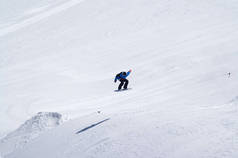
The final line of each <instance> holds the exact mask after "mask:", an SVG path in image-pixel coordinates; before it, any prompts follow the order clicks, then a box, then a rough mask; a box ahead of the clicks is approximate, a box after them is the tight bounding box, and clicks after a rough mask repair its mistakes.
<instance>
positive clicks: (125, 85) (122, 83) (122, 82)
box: [118, 78, 129, 90]
mask: <svg viewBox="0 0 238 158" xmlns="http://www.w3.org/2000/svg"><path fill="white" fill-rule="evenodd" d="M120 82H121V83H120V84H119V86H118V90H120V89H121V87H122V86H123V85H124V86H123V88H124V89H127V86H128V83H129V81H128V80H127V79H125V78H121V79H120ZM124 83H125V84H124Z"/></svg>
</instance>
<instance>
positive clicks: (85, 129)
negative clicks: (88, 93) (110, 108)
mask: <svg viewBox="0 0 238 158" xmlns="http://www.w3.org/2000/svg"><path fill="white" fill-rule="evenodd" d="M108 120H110V118H107V119H105V120H102V121H100V122H98V123H95V124H92V125H90V126H88V127H86V128H84V129H81V130H80V131H78V132H76V134H79V133H82V132H85V131H87V130H89V129H90V128H93V127H95V126H97V125H99V124H101V123H103V122H106V121H108Z"/></svg>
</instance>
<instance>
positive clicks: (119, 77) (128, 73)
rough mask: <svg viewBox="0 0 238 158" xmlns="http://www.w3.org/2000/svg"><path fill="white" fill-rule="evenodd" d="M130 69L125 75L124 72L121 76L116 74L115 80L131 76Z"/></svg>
mask: <svg viewBox="0 0 238 158" xmlns="http://www.w3.org/2000/svg"><path fill="white" fill-rule="evenodd" d="M130 73H131V72H130V71H128V72H127V73H126V75H123V74H122V73H121V75H120V76H118V77H117V76H116V77H115V80H114V82H117V80H120V79H121V78H124V79H126V78H127V76H129V75H130Z"/></svg>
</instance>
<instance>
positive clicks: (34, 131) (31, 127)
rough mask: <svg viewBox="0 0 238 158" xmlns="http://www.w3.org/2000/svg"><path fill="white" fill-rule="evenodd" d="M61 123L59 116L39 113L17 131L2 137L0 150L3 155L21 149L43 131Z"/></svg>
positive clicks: (53, 113) (50, 113)
mask: <svg viewBox="0 0 238 158" xmlns="http://www.w3.org/2000/svg"><path fill="white" fill-rule="evenodd" d="M61 123H62V116H61V114H59V113H56V112H39V113H38V114H37V115H36V116H34V117H32V118H31V119H29V120H27V121H26V122H25V123H24V124H23V125H21V126H20V127H19V128H18V129H16V130H15V131H13V132H11V133H9V134H8V135H7V136H6V137H4V138H3V139H2V140H1V142H0V149H1V151H2V152H4V153H9V152H11V151H13V150H15V149H17V148H23V147H24V145H25V144H26V143H27V142H29V141H30V140H32V139H34V138H36V137H38V136H39V135H40V134H41V133H42V132H43V131H45V130H49V129H52V128H54V127H56V126H58V125H60V124H61Z"/></svg>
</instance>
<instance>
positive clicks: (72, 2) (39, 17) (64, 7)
mask: <svg viewBox="0 0 238 158" xmlns="http://www.w3.org/2000/svg"><path fill="white" fill-rule="evenodd" d="M83 1H85V0H70V1H69V2H65V3H64V4H62V5H59V6H57V7H55V8H53V9H50V10H49V11H45V12H43V13H40V14H39V15H36V16H33V17H31V18H28V19H26V20H23V21H22V22H19V23H17V24H13V25H12V26H8V27H7V28H1V30H0V37H1V36H4V35H7V34H8V33H11V32H14V31H17V30H19V29H21V28H24V27H26V26H28V25H31V24H34V23H36V22H38V21H40V20H42V19H45V18H47V17H49V16H52V15H54V14H57V13H59V12H62V11H64V10H67V9H69V8H71V7H73V6H75V5H78V4H79V3H81V2H83ZM35 11H36V10H35Z"/></svg>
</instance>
